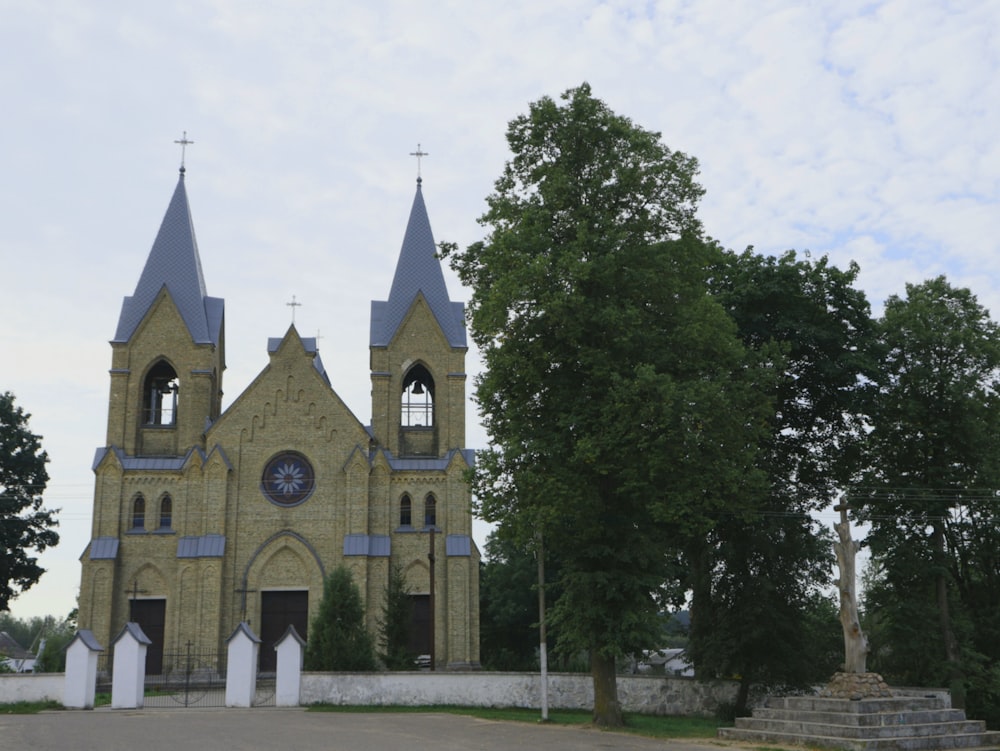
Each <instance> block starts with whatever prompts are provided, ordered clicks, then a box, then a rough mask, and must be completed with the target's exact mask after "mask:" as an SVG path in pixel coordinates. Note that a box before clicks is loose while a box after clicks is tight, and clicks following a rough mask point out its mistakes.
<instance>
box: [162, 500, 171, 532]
mask: <svg viewBox="0 0 1000 751" xmlns="http://www.w3.org/2000/svg"><path fill="white" fill-rule="evenodd" d="M173 510H174V504H173V501H171V500H170V496H169V495H165V496H163V500H161V501H160V529H170V524H171V522H172V521H173V520H172V519H171V516H172V514H173Z"/></svg>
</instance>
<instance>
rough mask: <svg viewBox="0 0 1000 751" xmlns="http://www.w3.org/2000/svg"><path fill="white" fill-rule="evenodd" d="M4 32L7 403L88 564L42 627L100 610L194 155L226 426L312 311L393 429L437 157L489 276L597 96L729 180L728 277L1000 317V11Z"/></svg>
mask: <svg viewBox="0 0 1000 751" xmlns="http://www.w3.org/2000/svg"><path fill="white" fill-rule="evenodd" d="M0 18H2V19H3V22H2V24H0V49H3V50H4V56H5V64H4V65H3V66H0V91H2V92H3V108H4V111H5V112H6V113H7V114H6V115H5V116H4V117H3V118H2V119H0V144H2V153H3V157H2V165H3V175H2V178H0V279H2V287H0V290H2V291H0V391H11V392H13V393H14V395H15V397H16V399H17V403H18V404H19V405H20V406H22V407H23V408H24V409H25V410H26V411H27V412H29V413H31V420H30V423H29V426H30V428H31V430H32V431H33V432H35V433H38V434H40V435H41V436H42V437H43V446H44V448H45V450H46V451H47V452H48V455H49V459H50V463H49V465H48V470H49V474H50V481H49V485H48V489H47V491H46V493H45V503H46V506H48V507H54V508H58V509H60V511H59V514H58V517H59V519H60V527H59V532H60V534H61V536H62V541H61V543H60V544H59V545H58V546H57V547H55V548H53V549H50V550H48V551H46V552H45V553H44V554H43V555H42V556H41V559H40V562H41V564H42V565H43V566H44V567H45V568H46V569H47V570H48V572H47V573H46V574H45V575H44V576H43V577H42V580H41V581H40V583H39V584H37V585H35V587H34V588H32V589H31V590H29V591H28V592H27V593H25V594H23V595H21V597H19V598H18V599H16V600H14V601H13V603H12V606H11V612H12V614H13V615H14V616H16V617H21V618H28V617H31V616H35V615H46V614H54V615H58V616H62V615H65V614H66V613H68V612H69V611H70V610H71V609H72V608H73V607H74V606H75V598H76V594H77V590H78V586H79V578H80V564H79V557H80V555H81V553H82V552H83V550H84V547H85V546H86V544H87V542H88V541H89V539H90V516H91V508H92V503H93V490H94V477H93V473H92V471H91V462H92V459H93V456H94V452H95V450H96V449H97V448H98V447H100V446H102V445H104V441H105V431H106V424H107V399H108V391H109V382H110V379H109V375H108V369H109V368H110V365H111V348H110V346H109V345H108V341H109V340H110V339H111V338H112V336H113V335H114V332H115V326H116V323H117V320H118V314H119V311H120V308H121V301H122V297H124V296H125V295H130V294H131V293H132V292H133V290H134V289H135V285H136V282H137V281H138V279H139V274H140V272H141V271H142V267H143V263H144V262H145V259H146V256H147V254H148V253H149V250H150V247H151V246H152V242H153V239H154V238H155V236H156V232H157V229H158V228H159V225H160V221H161V220H162V218H163V214H164V212H165V211H166V208H167V204H168V202H169V200H170V197H171V194H172V192H173V189H174V187H175V185H176V181H177V169H178V167H179V166H180V158H181V153H180V147H179V146H178V145H176V144H175V141H177V140H180V139H181V138H182V135H183V134H184V133H186V134H187V138H188V139H189V140H191V141H193V144H191V145H190V146H188V147H187V151H186V169H187V173H186V175H187V176H186V184H187V190H188V196H189V199H190V204H191V211H192V215H193V218H194V224H195V231H196V234H197V238H198V245H199V249H200V253H201V261H202V266H203V269H204V275H205V279H206V283H207V287H208V294H209V295H212V296H214V297H223V298H225V300H226V356H227V364H228V369H227V371H226V373H225V376H224V381H223V387H224V390H225V392H226V398H225V401H224V406H225V405H228V404H229V403H231V401H232V399H233V398H235V397H236V396H237V395H238V394H239V393H240V392H241V391H242V390H243V389H244V388H245V387H246V386H247V385H248V384H249V383H250V381H251V380H252V379H253V377H254V376H256V374H257V373H258V372H259V371H260V370H261V369H262V368H263V367H264V366H265V365H266V364H267V351H266V345H267V337H269V336H281V335H282V334H284V332H285V331H286V329H287V328H288V326H289V323H290V322H291V315H292V311H293V310H294V311H295V318H296V325H297V327H298V329H299V331H300V333H301V334H302V335H303V336H317V335H318V336H319V337H320V340H319V344H320V349H321V352H322V356H323V362H324V364H325V365H326V368H327V371H328V373H329V375H330V378H331V380H332V383H333V385H334V388H335V389H336V391H337V392H338V394H340V396H341V397H342V398H343V399H344V401H345V402H346V403H347V404H348V406H349V407H351V409H352V410H353V411H354V413H355V415H356V416H357V417H358V418H359V419H360V420H361V421H362V422H363V423H366V424H367V423H368V422H369V421H370V417H371V414H370V396H369V391H370V381H369V371H368V349H367V348H368V338H367V337H368V315H369V303H370V301H371V300H372V299H378V300H384V299H386V297H387V296H388V292H389V287H390V284H391V281H392V273H393V270H394V267H395V262H396V258H397V255H398V253H399V249H400V244H401V242H402V238H403V232H404V229H405V224H406V220H407V217H408V215H409V209H410V205H411V203H412V200H413V195H414V190H415V178H416V176H417V164H416V160H415V158H414V157H413V156H411V153H412V152H415V151H417V150H418V145H419V149H420V150H422V151H424V152H426V153H427V154H428V156H426V157H424V158H423V159H422V160H421V172H422V177H423V193H424V197H425V200H426V203H427V209H428V213H429V215H430V219H431V225H432V228H433V231H434V235H435V239H436V240H437V241H439V242H441V241H449V242H454V243H457V244H458V245H459V246H461V247H465V246H467V245H469V244H470V243H472V242H475V241H476V240H479V239H482V238H483V237H484V234H485V231H486V230H485V228H483V227H482V226H480V225H479V224H478V222H477V219H478V218H479V217H480V216H481V215H482V214H483V212H484V210H485V203H484V199H485V197H486V196H487V195H488V194H489V193H490V192H491V190H492V188H493V184H494V181H495V180H496V179H497V178H498V177H499V175H500V173H501V170H502V169H503V165H504V162H505V160H506V159H507V158H508V156H509V151H508V148H507V143H506V140H505V132H506V127H507V123H508V122H509V121H510V120H511V119H513V118H515V117H517V116H518V115H520V114H523V113H526V112H527V110H528V106H529V104H530V103H531V102H534V101H537V100H538V99H539V98H541V97H543V96H550V97H553V98H556V97H558V96H559V95H560V94H561V93H563V92H564V91H566V90H567V89H570V88H573V87H576V86H579V85H580V84H581V83H583V82H585V81H586V82H589V83H590V85H591V86H592V89H593V94H594V96H596V97H598V98H600V99H602V100H603V101H605V102H606V103H607V104H608V106H609V107H610V108H611V109H613V110H614V111H615V112H617V113H618V114H621V115H625V116H627V117H629V118H631V119H632V120H633V121H634V122H635V123H636V124H638V125H640V126H642V127H643V128H646V129H648V130H653V131H658V132H660V133H661V134H662V139H663V141H664V143H665V144H666V145H667V146H669V147H670V148H671V149H675V150H679V151H683V152H685V153H687V154H690V155H693V156H695V157H697V159H698V160H699V163H700V169H701V173H700V182H701V184H702V185H703V186H704V187H705V189H706V191H707V193H706V195H705V197H704V199H703V200H702V204H701V209H700V217H701V219H702V222H703V224H704V226H705V230H706V232H707V233H708V234H709V235H711V236H712V237H714V238H716V239H718V240H719V241H720V242H721V243H722V244H723V245H724V246H726V247H728V248H732V249H734V250H742V249H744V248H745V247H747V246H750V245H752V246H754V248H755V249H756V250H757V252H760V253H763V254H768V255H775V254H780V253H782V252H784V251H785V250H788V249H796V250H798V251H799V252H805V251H807V250H808V251H809V252H810V253H811V254H812V256H813V257H818V256H821V255H824V254H826V255H828V256H829V258H830V260H831V262H832V263H834V264H835V265H838V266H840V267H846V266H847V264H849V263H850V262H851V261H856V262H857V263H858V264H860V267H861V274H860V280H859V285H860V286H861V288H862V289H864V290H865V291H866V293H867V294H868V296H869V300H870V301H871V303H872V307H873V310H874V311H875V312H876V313H877V312H878V311H879V310H880V309H881V306H882V304H883V302H884V300H885V299H886V297H888V296H889V295H892V294H900V295H903V294H905V284H906V283H918V282H920V281H923V280H925V279H927V278H931V277H934V276H937V275H940V274H945V275H947V276H948V278H949V280H950V281H951V282H952V283H953V284H956V285H960V286H967V287H969V288H971V289H972V291H973V292H975V293H976V294H977V295H978V297H979V300H980V301H981V302H982V303H983V304H984V305H986V306H987V307H988V308H990V309H991V310H993V311H997V310H1000V288H998V280H1000V253H998V252H997V251H998V243H1000V240H998V238H1000V210H998V205H997V204H998V199H1000V137H998V134H1000V75H998V72H1000V3H996V2H991V1H989V0H983V1H982V2H976V1H975V0H962V1H960V2H959V1H956V2H945V1H943V0H939V1H936V2H935V1H932V0H902V1H895V0H886V1H884V2H880V1H878V0H874V1H864V2H862V1H859V0H840V1H838V2H836V3H834V2H806V1H804V0H797V1H796V2H787V1H785V0H755V2H753V3H749V2H747V3H734V2H732V1H731V0H690V1H689V0H676V1H672V0H664V1H662V2H660V1H657V0H650V1H649V2H640V1H638V0H636V1H632V0H620V1H612V2H598V1H597V0H548V1H547V2H539V1H538V0H506V1H505V2H504V3H496V2H484V1H481V0H438V2H435V3H416V2H403V1H402V0H398V1H395V0H368V1H367V2H365V3H355V2H344V1H343V0H288V1H287V2H280V3H279V2H265V1H264V0H199V1H195V0H190V1H184V0H176V1H174V2H169V3H135V2H122V1H118V0H104V1H103V2H100V3H88V2H83V0H79V1H73V0H47V2H45V3H25V2H21V1H20V0H17V1H15V0H0ZM446 276H447V280H448V285H449V290H450V294H451V297H452V299H453V300H467V299H468V297H469V293H468V291H467V290H464V289H462V287H461V285H460V284H459V282H458V280H457V278H456V277H455V276H454V274H452V273H451V272H450V271H447V272H446ZM293 296H294V299H295V300H296V301H297V302H300V303H302V306H301V307H298V308H291V307H289V306H288V303H289V302H291V301H292V299H293ZM478 363H479V361H478V358H477V356H476V353H475V352H474V351H470V355H469V360H468V365H469V367H468V371H469V373H470V374H472V375H474V374H475V373H476V372H478V368H479V364H478ZM471 390H472V389H471V382H470V388H469V391H470V393H471ZM468 414H469V430H468V442H469V447H470V448H481V447H484V446H485V445H487V436H486V434H485V432H484V431H483V429H482V428H481V427H480V425H479V422H478V418H477V413H476V411H475V407H474V405H472V404H471V403H470V407H469V412H468ZM828 521H830V522H832V521H833V516H832V513H831V517H830V519H829V520H828ZM475 529H476V539H477V542H478V543H479V545H480V547H482V545H483V541H484V539H485V534H486V532H487V531H488V527H486V525H484V524H482V523H477V524H476V527H475Z"/></svg>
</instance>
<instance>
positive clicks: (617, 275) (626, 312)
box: [442, 84, 767, 725]
mask: <svg viewBox="0 0 1000 751" xmlns="http://www.w3.org/2000/svg"><path fill="white" fill-rule="evenodd" d="M562 100H563V102H564V104H558V103H557V102H556V101H554V100H552V99H550V98H548V97H545V98H543V99H541V100H539V101H538V102H535V103H533V104H531V105H530V110H529V113H528V114H527V115H522V116H519V117H517V118H515V119H514V120H513V121H511V123H510V125H509V127H508V131H507V141H508V144H509V145H510V148H511V151H512V154H513V155H512V158H511V159H510V160H509V161H508V162H507V164H506V166H505V168H504V171H503V174H502V175H501V176H500V178H499V179H498V180H497V182H496V184H495V192H494V193H493V194H491V195H490V196H489V197H488V198H487V205H488V210H487V212H486V213H485V215H484V216H483V217H482V218H481V219H480V222H481V223H482V224H483V225H484V226H486V227H488V234H487V237H486V239H485V240H483V241H482V242H478V243H474V244H473V245H471V246H470V247H469V248H467V249H466V250H465V251H464V252H458V250H457V249H456V248H454V247H453V246H445V247H443V249H442V250H443V252H444V254H445V255H450V256H451V261H452V265H453V267H454V268H455V270H456V271H457V273H458V274H459V276H460V277H461V279H462V281H463V282H464V283H465V284H466V285H467V286H469V287H470V288H471V289H472V299H471V301H470V321H471V332H472V337H473V339H474V340H475V341H476V344H477V345H478V346H479V348H480V350H481V352H482V353H483V359H484V363H485V372H484V373H483V375H482V376H481V377H480V378H479V379H478V380H477V383H476V399H477V401H478V403H479V406H480V409H481V411H482V413H483V417H484V422H485V425H486V429H487V431H488V432H489V434H490V436H491V443H492V448H491V449H490V450H488V451H486V452H484V453H483V455H482V456H481V457H480V461H479V462H477V468H476V473H475V478H474V484H475V490H476V493H477V498H478V503H479V510H480V513H482V515H483V516H484V517H485V518H486V519H488V520H492V521H497V522H500V523H501V525H502V526H504V527H506V528H507V531H508V533H510V534H513V535H515V537H516V538H518V539H520V540H521V541H522V542H524V543H525V544H526V543H528V542H529V541H530V540H532V539H534V537H535V536H536V534H538V533H539V532H540V533H542V534H543V536H544V545H545V548H546V550H547V551H551V553H552V554H553V556H554V557H555V559H556V560H558V561H559V565H560V573H559V578H558V583H559V586H560V587H561V592H562V594H561V596H560V597H559V599H558V601H557V602H556V603H555V604H554V606H553V607H552V611H551V615H552V623H553V626H554V628H556V629H557V630H558V633H559V638H558V642H557V648H559V649H560V650H561V651H563V652H564V653H572V652H576V651H579V650H586V651H588V652H589V654H590V660H591V673H592V675H593V680H594V697H595V698H594V720H595V722H597V723H598V724H604V725H617V724H621V722H622V718H621V709H620V705H619V703H618V696H617V685H616V680H615V663H616V659H617V658H619V657H622V656H624V655H627V654H630V653H633V652H638V651H640V650H641V649H644V648H648V647H650V646H651V645H655V644H656V643H657V641H658V640H659V638H660V634H661V620H660V617H659V614H660V612H661V610H662V609H663V604H664V603H663V599H664V595H665V591H664V582H666V581H668V579H669V577H671V576H674V575H675V574H676V572H675V571H674V570H673V566H674V563H675V559H673V558H672V557H671V556H670V555H668V554H667V551H668V549H669V546H670V544H671V542H672V541H675V540H678V539H682V538H686V537H690V536H691V535H694V534H699V533H703V532H704V531H705V530H707V529H708V528H710V526H711V524H712V519H713V518H714V517H715V516H716V515H717V512H718V510H719V509H720V508H721V507H722V506H723V505H728V504H732V503H733V499H734V498H740V497H741V492H740V490H741V489H742V488H745V486H746V485H747V484H748V483H753V482H754V481H755V480H756V473H755V471H754V470H753V467H752V462H753V455H754V451H755V444H756V432H757V430H758V425H759V424H760V422H761V419H762V416H763V415H764V414H765V413H766V411H767V405H766V403H765V402H764V400H762V399H760V398H759V397H758V396H757V394H756V392H755V391H754V383H755V382H756V381H757V380H759V379H761V378H766V374H764V373H763V372H762V371H761V370H759V369H756V368H754V367H752V364H751V363H748V362H747V360H746V353H745V351H744V348H743V347H742V346H741V344H740V343H739V341H738V340H737V339H736V337H735V330H734V327H733V324H732V322H731V321H730V320H729V318H728V317H727V315H726V313H725V311H724V310H723V309H722V307H721V306H720V305H719V304H718V303H717V302H716V301H715V300H713V299H712V298H711V297H710V296H709V295H708V293H707V287H706V281H705V273H706V269H707V268H708V266H709V265H710V264H711V263H712V261H713V258H714V255H715V252H716V251H715V250H714V249H713V247H712V246H711V245H709V244H707V243H706V242H704V241H703V240H702V238H701V237H700V225H699V222H698V220H697V218H696V216H695V209H696V205H697V202H698V199H699V198H700V196H701V194H702V192H703V191H702V188H701V187H700V186H699V185H698V184H697V183H696V182H695V174H696V172H697V163H696V161H695V160H694V159H693V158H691V157H689V156H686V155H684V154H682V153H680V152H675V151H671V150H670V149H668V148H667V147H666V146H664V145H663V144H662V143H661V142H660V140H659V135H658V134H657V133H653V132H650V131H647V130H644V129H642V128H640V127H638V126H637V125H635V124H634V123H632V122H631V121H630V120H628V119H627V118H625V117H622V116H620V115H617V114H615V113H613V112H612V111H611V110H610V109H609V108H608V107H607V106H606V105H605V104H604V103H603V102H601V101H600V100H598V99H596V98H594V97H593V96H592V95H591V90H590V87H589V86H588V85H586V84H584V85H582V86H580V87H579V88H577V89H571V90H569V91H567V92H566V93H565V94H563V96H562Z"/></svg>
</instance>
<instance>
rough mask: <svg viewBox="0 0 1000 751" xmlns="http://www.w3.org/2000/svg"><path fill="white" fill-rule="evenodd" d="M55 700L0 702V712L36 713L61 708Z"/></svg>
mask: <svg viewBox="0 0 1000 751" xmlns="http://www.w3.org/2000/svg"><path fill="white" fill-rule="evenodd" d="M62 708H63V706H62V704H60V703H59V702H57V701H17V702H14V703H13V704H0V714H37V713H39V712H44V711H45V710H47V709H62Z"/></svg>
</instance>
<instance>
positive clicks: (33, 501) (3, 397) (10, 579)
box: [0, 391, 59, 612]
mask: <svg viewBox="0 0 1000 751" xmlns="http://www.w3.org/2000/svg"><path fill="white" fill-rule="evenodd" d="M30 417H31V415H28V414H25V412H24V411H23V410H22V409H21V408H20V407H17V406H15V404H14V395H13V394H11V393H10V392H9V391H8V392H5V393H3V394H0V541H2V543H3V545H2V546H0V549H2V551H3V552H2V556H3V558H2V561H3V565H2V566H0V612H3V611H5V610H9V609H10V601H11V600H12V599H13V598H15V597H17V595H18V594H19V593H21V592H24V591H25V590H27V589H30V588H31V586H32V585H34V584H35V583H36V582H37V581H38V580H39V578H40V577H41V576H42V574H43V573H45V569H43V568H42V567H41V566H39V565H38V558H37V557H36V556H33V555H31V552H32V551H34V552H38V553H41V552H42V551H44V550H45V549H46V548H47V547H49V546H50V545H56V544H57V543H58V542H59V535H58V533H57V532H56V531H55V530H54V529H53V527H56V526H58V524H59V522H58V521H57V520H56V518H55V514H56V511H55V510H51V509H45V508H42V493H44V492H45V485H46V484H47V483H48V481H49V475H48V473H47V472H46V471H45V464H46V462H47V461H48V456H47V455H46V454H45V452H44V451H42V444H41V436H38V435H35V434H34V433H32V432H31V431H30V430H29V429H28V419H29V418H30Z"/></svg>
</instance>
